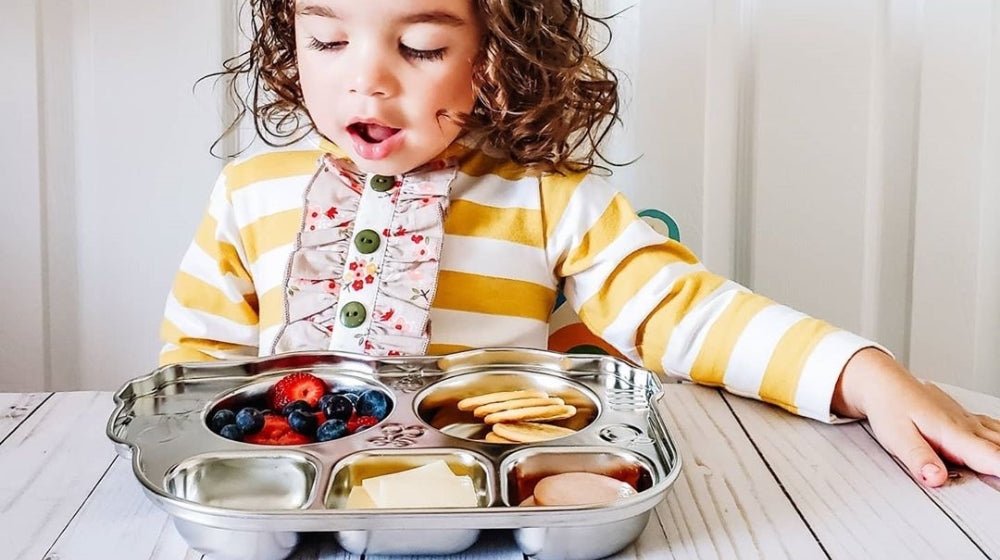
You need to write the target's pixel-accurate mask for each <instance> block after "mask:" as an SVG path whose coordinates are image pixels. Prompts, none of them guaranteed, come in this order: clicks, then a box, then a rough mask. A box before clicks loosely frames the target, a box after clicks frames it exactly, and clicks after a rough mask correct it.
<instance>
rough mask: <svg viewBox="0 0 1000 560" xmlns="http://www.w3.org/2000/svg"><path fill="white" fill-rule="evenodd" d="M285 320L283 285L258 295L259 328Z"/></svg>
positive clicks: (262, 328)
mask: <svg viewBox="0 0 1000 560" xmlns="http://www.w3.org/2000/svg"><path fill="white" fill-rule="evenodd" d="M283 322H285V286H283V285H282V286H276V287H274V288H272V289H270V290H268V291H267V292H266V293H265V294H264V295H262V296H260V328H261V330H264V329H266V328H268V327H273V326H274V325H278V324H281V323H283Z"/></svg>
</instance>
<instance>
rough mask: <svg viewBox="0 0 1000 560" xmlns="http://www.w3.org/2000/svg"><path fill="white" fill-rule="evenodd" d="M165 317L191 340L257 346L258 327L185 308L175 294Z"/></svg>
mask: <svg viewBox="0 0 1000 560" xmlns="http://www.w3.org/2000/svg"><path fill="white" fill-rule="evenodd" d="M163 315H164V318H165V319H167V320H168V321H170V322H171V323H173V324H174V325H175V326H176V327H177V328H178V329H180V331H181V332H182V333H184V334H185V335H187V336H189V337H191V338H203V339H206V340H217V341H219V342H228V343H231V344H242V345H245V346H255V345H256V344H257V340H258V336H257V331H258V328H257V326H256V325H241V324H239V323H236V322H234V321H231V320H229V319H226V318H225V317H219V316H218V315H212V314H210V313H205V312H203V311H198V310H196V309H190V308H187V307H184V306H183V305H181V303H180V302H179V301H177V299H176V298H175V297H174V294H173V293H171V294H170V295H169V296H168V297H167V306H166V310H165V311H164V313H163Z"/></svg>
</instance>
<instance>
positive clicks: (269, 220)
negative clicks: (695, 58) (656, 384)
mask: <svg viewBox="0 0 1000 560" xmlns="http://www.w3.org/2000/svg"><path fill="white" fill-rule="evenodd" d="M250 6H251V8H252V11H253V23H254V27H253V37H252V39H253V43H252V45H251V47H250V49H249V51H248V52H247V53H245V54H244V56H242V57H239V58H237V59H234V60H232V61H230V62H229V63H227V65H226V71H225V72H223V74H227V75H229V76H230V77H231V78H232V79H233V84H234V87H235V80H236V79H237V78H239V77H240V76H243V77H247V78H249V80H250V83H251V91H250V95H249V100H250V101H249V102H248V103H249V107H246V106H245V105H244V107H246V108H248V110H249V111H250V112H251V113H252V114H253V116H254V120H255V123H256V125H257V131H258V134H259V135H260V136H261V137H262V138H265V139H268V140H269V142H270V143H272V144H282V143H284V144H288V142H276V141H275V138H276V137H277V138H284V139H286V140H297V139H298V140H299V141H298V142H295V143H294V144H291V145H289V146H287V147H285V148H277V147H276V149H274V150H270V151H269V152H267V153H262V154H258V155H253V156H249V157H244V158H243V159H241V160H240V161H237V162H234V163H231V164H230V165H228V166H227V167H226V168H225V170H224V171H223V173H222V175H221V177H220V178H219V180H218V182H217V184H216V186H215V189H214V191H213V193H212V195H211V198H210V202H209V206H208V212H207V214H206V216H205V218H204V221H203V223H202V225H201V227H200V228H199V230H198V232H197V234H196V237H195V240H194V242H193V243H192V245H191V247H190V249H189V251H188V252H187V254H186V255H185V257H184V259H183V262H182V263H181V269H180V272H179V273H178V276H177V279H176V281H175V284H174V287H173V290H172V292H171V294H170V297H169V299H168V302H167V306H166V313H165V320H164V323H163V336H164V338H165V340H166V346H165V347H164V350H163V354H162V356H161V361H162V362H163V363H173V362H183V361H195V360H214V359H234V358H246V357H250V356H258V355H269V354H273V353H279V352H289V351H296V350H340V351H351V352H362V353H367V354H375V355H389V356H392V355H414V354H425V353H426V354H442V353H447V352H453V351H458V350H463V349H468V348H475V347H483V346H521V347H541V348H544V347H545V345H546V341H547V337H548V319H549V315H550V313H551V310H552V308H553V303H554V302H555V299H556V295H557V292H558V291H559V290H560V289H562V290H563V292H564V293H565V295H566V297H567V299H568V301H569V303H570V304H571V305H572V306H573V307H574V309H576V310H577V312H578V313H579V316H580V318H581V319H582V320H583V321H584V323H586V325H587V326H588V327H589V329H590V330H591V331H593V332H594V333H596V334H598V335H599V336H600V337H601V338H602V339H604V340H606V341H607V342H608V343H610V344H611V345H613V346H614V347H615V348H617V350H618V351H619V352H621V354H623V355H624V356H626V357H627V358H629V359H630V360H632V361H633V362H635V363H637V364H641V365H643V366H644V367H646V368H649V369H651V370H654V371H657V372H670V373H672V374H675V375H681V376H684V377H686V378H689V379H692V380H694V381H696V382H700V383H706V384H710V385H721V386H725V387H726V388H727V389H728V390H730V391H732V392H734V393H737V394H740V395H746V396H751V397H756V398H760V399H763V400H765V401H768V402H771V403H774V404H776V405H779V406H782V407H784V408H786V409H788V410H790V411H792V412H795V413H798V414H801V415H803V416H808V417H811V418H815V419H818V420H821V421H825V422H831V421H835V420H836V419H837V417H838V416H841V417H855V418H858V417H867V418H868V419H869V420H870V422H871V426H872V428H873V429H874V431H875V434H876V435H877V437H878V438H879V439H880V441H882V443H883V444H884V445H885V446H886V447H887V448H888V449H889V450H890V451H891V452H893V453H894V454H896V455H897V456H898V457H899V458H900V459H901V460H902V461H903V462H904V463H905V464H906V466H907V467H908V468H909V469H910V470H911V471H912V473H913V475H914V476H915V477H916V478H917V479H918V480H921V481H923V482H924V483H925V484H927V485H930V486H936V485H939V484H942V483H943V482H944V481H945V479H946V476H947V473H946V471H945V470H944V465H943V463H942V462H941V459H940V458H939V456H938V454H937V453H935V449H936V450H937V451H938V452H940V453H942V454H943V455H944V456H946V457H948V458H949V459H951V460H953V461H956V462H959V463H965V464H967V465H968V466H969V467H971V468H973V469H976V470H978V471H981V472H984V473H990V474H994V475H1000V422H998V421H997V420H996V419H993V418H989V417H985V416H975V415H971V414H969V413H967V412H966V411H965V410H963V409H962V408H961V407H960V406H959V405H958V404H956V403H955V402H954V401H953V400H951V399H950V398H949V397H947V396H946V395H944V393H942V392H941V391H939V390H937V389H936V388H934V387H933V386H931V385H925V384H923V383H921V382H919V381H917V380H916V379H915V378H913V377H912V376H910V375H909V374H908V373H907V372H906V371H905V370H904V368H903V367H902V366H900V365H899V364H898V363H896V362H895V361H894V360H893V359H892V358H891V357H890V356H889V355H887V354H886V353H885V352H883V351H881V350H880V349H878V347H877V346H876V345H875V344H874V343H872V342H870V341H868V340H865V339H863V338H861V337H859V336H857V335H854V334H851V333H848V332H845V331H842V330H838V329H836V328H834V327H832V326H830V325H828V324H826V323H824V322H822V321H819V320H816V319H812V318H810V317H807V316H805V315H803V314H801V313H799V312H796V311H794V310H792V309H789V308H787V307H784V306H781V305H778V304H776V303H774V302H772V301H769V300H768V299H766V298H764V297H761V296H759V295H755V294H753V293H751V292H749V291H748V290H747V289H745V288H743V287H741V286H739V285H737V284H735V283H733V282H731V281H728V280H726V279H724V278H721V277H719V276H716V275H714V274H712V273H711V272H708V271H707V270H705V268H704V267H703V266H702V265H701V264H700V263H699V262H698V259H697V258H696V257H695V256H694V255H693V254H692V253H691V252H690V251H688V250H687V249H686V248H685V247H683V246H682V245H680V244H678V243H676V242H674V241H671V240H668V239H666V238H664V237H662V236H660V235H658V234H657V233H655V232H654V231H653V230H652V229H650V228H649V227H648V226H647V225H646V223H645V222H643V221H642V220H641V219H639V218H638V217H637V216H636V215H635V213H634V212H633V210H632V209H631V208H630V207H629V204H628V203H627V202H626V201H625V199H624V198H623V197H622V196H621V195H620V194H618V193H617V192H615V191H614V190H613V189H612V188H611V187H610V186H609V185H608V184H607V182H606V181H605V180H604V179H603V178H601V177H600V176H598V174H595V173H593V171H594V169H595V167H596V161H597V160H596V158H597V157H598V154H597V152H596V147H597V146H598V144H599V141H600V139H601V138H602V137H603V135H604V133H605V132H606V131H607V127H608V126H610V124H611V123H613V122H614V120H615V118H616V116H617V109H618V97H617V82H616V80H615V78H614V76H613V74H612V73H611V71H610V70H609V69H608V68H607V67H606V66H604V65H603V64H602V63H601V62H599V61H598V60H597V59H596V58H595V57H594V55H593V53H592V52H591V51H590V49H589V46H588V42H587V37H588V23H591V22H593V21H594V20H593V18H591V17H590V16H589V15H588V14H586V13H585V11H584V10H583V8H582V6H581V3H580V0H544V1H541V0H408V1H400V0H367V1H365V2H355V1H352V0H251V2H250ZM303 133H304V134H303ZM300 136H304V138H301V139H299V137H300Z"/></svg>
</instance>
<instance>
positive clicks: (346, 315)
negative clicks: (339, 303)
mask: <svg viewBox="0 0 1000 560" xmlns="http://www.w3.org/2000/svg"><path fill="white" fill-rule="evenodd" d="M367 317H368V312H367V311H365V306H364V305H361V304H360V303H358V302H356V301H352V302H350V303H347V304H345V305H344V307H343V308H341V310H340V322H341V323H343V324H344V326H345V327H347V328H349V329H356V328H358V327H360V326H361V325H362V324H363V323H364V322H365V319H366V318H367Z"/></svg>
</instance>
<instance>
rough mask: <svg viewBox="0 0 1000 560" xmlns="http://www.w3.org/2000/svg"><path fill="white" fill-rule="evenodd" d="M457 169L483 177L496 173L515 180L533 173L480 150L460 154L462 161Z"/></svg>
mask: <svg viewBox="0 0 1000 560" xmlns="http://www.w3.org/2000/svg"><path fill="white" fill-rule="evenodd" d="M458 170H459V171H461V172H462V173H464V174H466V175H469V176H472V177H483V176H485V175H498V176H500V177H502V178H504V179H507V180H508V181H517V180H518V179H523V178H525V177H527V176H529V175H533V174H534V173H532V172H531V171H530V170H528V169H527V168H526V167H524V166H522V165H518V164H516V163H514V162H512V161H507V160H500V159H495V158H491V157H490V156H488V155H486V154H484V153H483V152H481V151H478V150H477V151H475V153H471V154H466V155H465V156H462V162H461V164H460V165H459V166H458Z"/></svg>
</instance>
